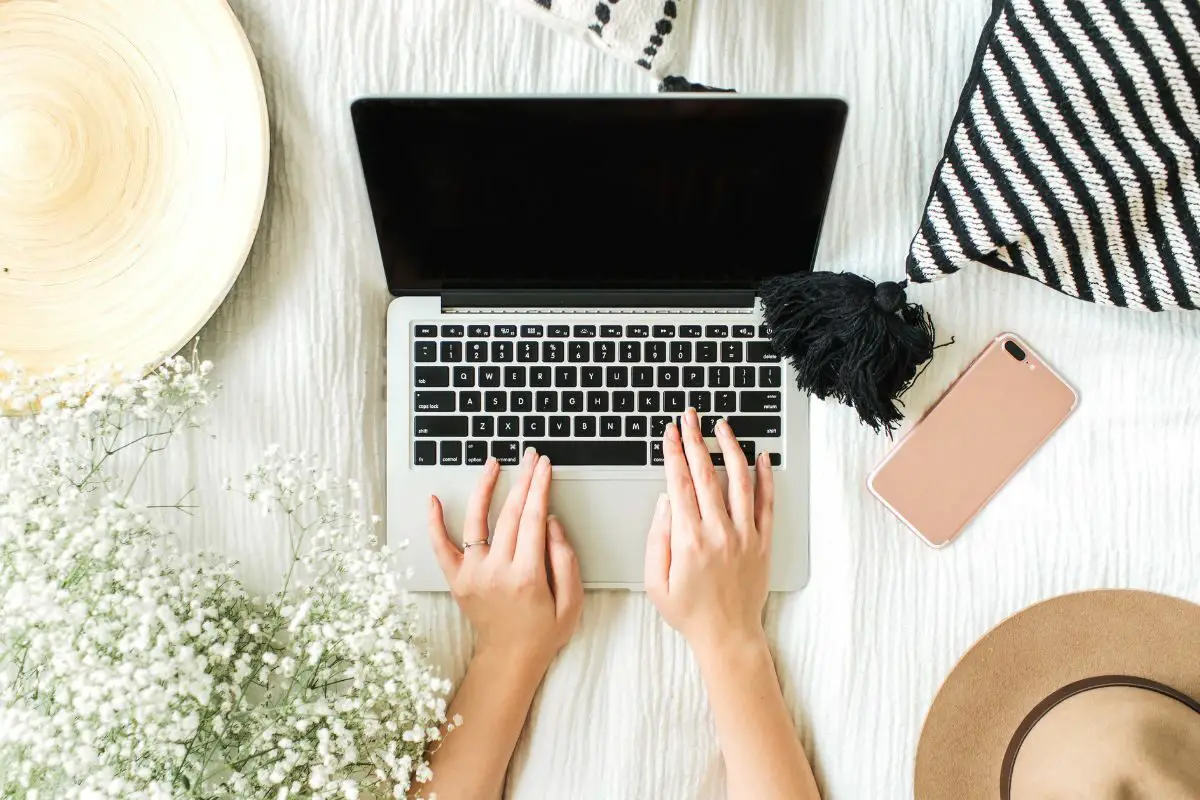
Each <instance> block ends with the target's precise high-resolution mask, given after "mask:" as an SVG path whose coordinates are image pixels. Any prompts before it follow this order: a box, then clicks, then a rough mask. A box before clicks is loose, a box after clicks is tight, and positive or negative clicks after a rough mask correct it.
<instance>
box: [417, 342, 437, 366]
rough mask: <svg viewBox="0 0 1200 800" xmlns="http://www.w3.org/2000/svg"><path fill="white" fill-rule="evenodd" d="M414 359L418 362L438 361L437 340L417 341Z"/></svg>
mask: <svg viewBox="0 0 1200 800" xmlns="http://www.w3.org/2000/svg"><path fill="white" fill-rule="evenodd" d="M413 359H414V360H415V361H416V362H417V363H418V364H427V363H429V362H431V361H437V342H417V343H416V345H415V346H414V347H413Z"/></svg>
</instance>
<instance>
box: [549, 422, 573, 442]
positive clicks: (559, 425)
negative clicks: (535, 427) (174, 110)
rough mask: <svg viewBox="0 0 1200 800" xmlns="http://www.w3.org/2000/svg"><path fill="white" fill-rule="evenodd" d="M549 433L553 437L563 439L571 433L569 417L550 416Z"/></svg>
mask: <svg viewBox="0 0 1200 800" xmlns="http://www.w3.org/2000/svg"><path fill="white" fill-rule="evenodd" d="M550 435H551V436H553V437H554V438H555V439H564V438H566V437H568V436H570V435H571V418H570V417H551V418H550Z"/></svg>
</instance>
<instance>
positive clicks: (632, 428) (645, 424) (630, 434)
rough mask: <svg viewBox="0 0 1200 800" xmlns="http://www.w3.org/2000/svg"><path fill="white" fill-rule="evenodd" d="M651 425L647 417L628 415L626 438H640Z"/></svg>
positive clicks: (626, 419)
mask: <svg viewBox="0 0 1200 800" xmlns="http://www.w3.org/2000/svg"><path fill="white" fill-rule="evenodd" d="M649 427H650V423H649V421H648V420H647V419H646V418H645V417H626V418H625V438H626V439H640V438H642V437H643V436H645V435H646V433H647V432H648V430H649Z"/></svg>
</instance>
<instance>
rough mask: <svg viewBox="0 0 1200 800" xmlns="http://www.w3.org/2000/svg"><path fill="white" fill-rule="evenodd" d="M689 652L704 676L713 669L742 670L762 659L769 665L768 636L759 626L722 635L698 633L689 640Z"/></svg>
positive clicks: (724, 670) (755, 664)
mask: <svg viewBox="0 0 1200 800" xmlns="http://www.w3.org/2000/svg"><path fill="white" fill-rule="evenodd" d="M692 651H693V652H694V653H695V654H696V660H697V661H698V662H699V663H700V669H701V671H702V672H704V673H705V674H706V675H707V674H710V673H712V672H715V671H721V672H726V671H729V670H734V671H744V670H745V669H746V668H752V667H755V666H761V664H762V663H763V662H764V661H765V662H766V663H768V664H772V668H773V662H772V660H771V649H770V647H769V646H768V644H767V635H766V632H765V631H763V629H762V628H761V627H758V628H754V629H750V630H746V631H739V632H735V633H727V634H724V635H714V636H701V637H697V638H696V639H695V640H694V641H693V642H692Z"/></svg>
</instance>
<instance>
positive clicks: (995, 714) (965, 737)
mask: <svg viewBox="0 0 1200 800" xmlns="http://www.w3.org/2000/svg"><path fill="white" fill-rule="evenodd" d="M1198 653H1200V606H1198V605H1195V604H1193V603H1189V602H1187V601H1185V600H1180V599H1177V598H1173V597H1167V596H1165V595H1160V594H1154V593H1152V592H1141V591H1130V590H1104V591H1093V592H1082V593H1079V594H1071V595H1065V596H1063V597H1057V598H1054V599H1052V600H1047V601H1045V602H1043V603H1039V604H1037V605H1035V606H1032V607H1030V608H1028V609H1026V610H1024V611H1022V612H1020V613H1018V614H1016V615H1014V616H1012V617H1010V618H1009V619H1007V620H1006V621H1004V622H1002V623H1001V624H1000V625H998V626H997V627H996V628H994V629H992V631H991V632H990V633H988V634H987V635H986V636H984V637H983V638H982V639H981V640H979V642H978V643H976V644H975V646H974V647H972V648H971V649H970V650H969V651H968V652H967V654H966V655H965V656H963V658H962V660H961V661H959V663H958V665H957V666H956V667H955V668H954V670H953V671H952V672H951V673H950V675H949V677H947V678H946V681H945V683H943V684H942V688H941V689H940V690H939V691H938V694H937V697H936V698H934V701H933V705H932V706H931V707H930V709H929V714H928V715H927V716H926V718H925V727H924V729H923V730H922V732H921V741H920V744H918V746H917V761H916V769H915V777H914V795H915V797H916V800H995V798H997V797H999V794H1000V775H1001V767H1002V763H1003V760H1004V755H1005V752H1006V751H1007V749H1008V746H1009V743H1010V742H1011V741H1012V738H1013V735H1014V734H1015V733H1016V732H1017V730H1018V728H1019V726H1020V725H1021V723H1022V721H1023V720H1024V719H1025V718H1026V717H1027V716H1028V714H1029V712H1030V711H1031V710H1033V708H1034V707H1035V706H1037V705H1038V703H1040V702H1042V701H1043V700H1045V699H1046V698H1047V697H1048V696H1050V695H1051V694H1053V693H1054V692H1056V691H1058V690H1059V689H1061V688H1062V687H1064V686H1066V685H1068V684H1071V683H1075V682H1077V681H1081V680H1084V679H1087V678H1091V677H1095V676H1098V675H1129V676H1134V677H1140V678H1146V679H1149V680H1151V681H1156V682H1158V683H1162V684H1165V685H1167V686H1170V687H1172V688H1174V689H1176V690H1177V691H1180V692H1182V693H1184V694H1186V695H1188V696H1190V697H1193V698H1198V697H1200V659H1198V658H1197V654H1198Z"/></svg>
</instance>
